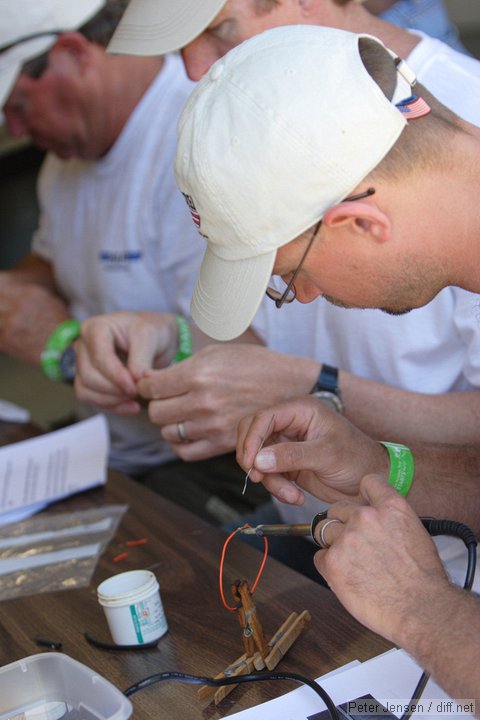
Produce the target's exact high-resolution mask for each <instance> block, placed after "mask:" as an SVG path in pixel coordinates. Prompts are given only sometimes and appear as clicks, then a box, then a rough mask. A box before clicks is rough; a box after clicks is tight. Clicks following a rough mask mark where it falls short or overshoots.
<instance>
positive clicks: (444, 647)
mask: <svg viewBox="0 0 480 720" xmlns="http://www.w3.org/2000/svg"><path fill="white" fill-rule="evenodd" d="M414 615H415V616H414V617H412V618H411V623H407V626H406V628H405V635H404V638H403V639H402V640H401V643H400V644H402V646H403V647H404V648H405V649H406V650H407V651H408V652H410V653H411V654H412V655H413V656H414V657H415V658H416V660H417V661H418V662H419V663H420V664H421V665H422V667H424V668H425V669H426V670H428V671H429V672H430V673H431V674H432V676H433V677H434V678H435V679H436V680H437V682H438V683H439V684H440V685H441V686H442V687H443V688H444V689H445V691H446V692H447V693H448V694H449V695H450V696H451V697H453V698H456V699H457V700H465V701H474V702H475V703H476V714H477V715H478V713H479V711H480V644H479V643H478V637H479V634H480V602H479V600H478V598H477V597H474V596H472V595H469V594H468V593H467V592H466V591H463V590H460V589H458V588H451V589H449V590H448V591H447V592H443V593H437V594H436V595H433V594H432V597H431V598H430V599H429V602H428V603H425V604H423V605H420V604H419V605H417V612H416V613H415V614H414ZM471 712H475V707H473V708H472V710H471Z"/></svg>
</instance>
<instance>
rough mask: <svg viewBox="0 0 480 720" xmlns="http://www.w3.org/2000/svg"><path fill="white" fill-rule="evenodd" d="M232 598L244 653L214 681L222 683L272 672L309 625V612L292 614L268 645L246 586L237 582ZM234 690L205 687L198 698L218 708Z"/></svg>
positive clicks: (225, 686)
mask: <svg viewBox="0 0 480 720" xmlns="http://www.w3.org/2000/svg"><path fill="white" fill-rule="evenodd" d="M232 594H233V597H234V599H235V602H237V603H238V608H237V611H236V612H237V617H238V622H239V624H240V628H241V631H242V641H243V648H244V653H243V655H241V656H240V657H238V658H237V659H236V660H235V661H234V662H233V663H232V664H231V665H229V666H228V667H227V668H225V670H224V671H223V672H221V673H219V674H218V675H216V676H215V680H220V679H221V678H222V677H235V676H237V675H247V674H248V673H251V672H253V671H254V670H264V669H265V668H267V669H268V670H273V669H274V668H276V666H277V665H278V663H279V662H280V660H281V659H282V658H283V656H284V655H285V654H286V653H287V651H288V650H289V649H290V648H291V646H292V645H293V643H294V642H295V640H296V639H297V638H298V636H299V635H300V633H301V632H302V630H303V629H304V628H305V626H306V625H307V624H308V623H309V622H310V613H309V612H308V610H304V611H303V612H301V613H300V614H298V613H296V612H293V613H291V614H290V615H289V617H288V618H287V619H286V620H285V622H284V623H283V625H281V627H279V629H278V630H277V632H276V633H275V634H274V635H273V636H272V638H271V639H270V641H269V642H267V641H266V640H265V636H264V634H263V628H262V624H261V622H260V618H259V617H258V611H257V608H256V605H255V603H254V600H253V596H252V593H251V591H250V588H249V587H248V584H247V582H246V581H245V580H244V581H243V582H240V581H239V580H237V582H236V583H235V584H234V585H232ZM235 687H237V686H236V685H222V686H221V687H219V688H215V687H209V686H207V685H203V686H202V687H201V688H200V689H199V691H198V696H199V699H200V700H202V701H205V702H208V703H209V702H211V701H212V700H213V701H214V702H215V705H218V703H219V702H221V701H222V700H223V699H224V698H225V697H226V696H227V695H228V694H229V693H230V692H231V691H232V690H233V689H234V688H235Z"/></svg>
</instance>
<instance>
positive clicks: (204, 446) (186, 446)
mask: <svg viewBox="0 0 480 720" xmlns="http://www.w3.org/2000/svg"><path fill="white" fill-rule="evenodd" d="M170 444H171V447H172V450H173V451H174V452H175V453H176V454H177V455H178V457H180V458H181V459H182V460H185V461H186V462H192V461H195V460H207V459H208V458H211V457H214V456H215V455H217V454H218V453H216V452H215V450H214V448H213V447H212V445H211V444H210V443H209V442H208V440H199V441H198V442H188V443H178V442H177V443H170Z"/></svg>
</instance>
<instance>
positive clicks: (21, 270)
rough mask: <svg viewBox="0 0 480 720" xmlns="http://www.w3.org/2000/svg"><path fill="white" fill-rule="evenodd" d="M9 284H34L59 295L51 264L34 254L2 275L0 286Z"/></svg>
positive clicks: (0, 275) (27, 256)
mask: <svg viewBox="0 0 480 720" xmlns="http://www.w3.org/2000/svg"><path fill="white" fill-rule="evenodd" d="M7 282H15V283H18V282H22V283H32V284H34V285H40V286H42V287H44V288H46V289H48V290H50V291H51V292H52V293H55V294H57V293H58V289H57V287H56V284H55V280H54V277H53V270H52V265H51V263H49V262H48V261H47V260H44V259H43V258H41V257H40V256H39V255H35V254H34V253H29V254H28V255H26V256H25V257H24V258H23V259H22V260H21V261H20V262H19V263H18V265H16V266H15V267H14V268H12V269H11V270H7V271H5V272H2V273H0V284H2V283H5V284H6V283H7Z"/></svg>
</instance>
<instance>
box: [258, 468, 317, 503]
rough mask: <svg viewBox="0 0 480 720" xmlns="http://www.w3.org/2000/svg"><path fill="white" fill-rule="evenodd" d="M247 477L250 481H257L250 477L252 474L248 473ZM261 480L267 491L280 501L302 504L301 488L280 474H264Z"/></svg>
mask: <svg viewBox="0 0 480 720" xmlns="http://www.w3.org/2000/svg"><path fill="white" fill-rule="evenodd" d="M249 479H250V480H252V482H258V480H254V479H253V478H252V474H250V475H249ZM261 482H262V483H263V485H264V486H265V488H266V489H267V490H268V492H269V493H270V494H271V495H273V496H274V497H276V498H277V500H279V501H280V502H281V503H285V504H287V505H303V503H304V502H305V495H304V493H303V491H302V489H301V488H299V487H298V485H295V483H293V482H292V481H291V480H287V479H286V478H284V477H282V476H281V475H279V476H276V475H265V476H264V477H263V479H262V481H261Z"/></svg>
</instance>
